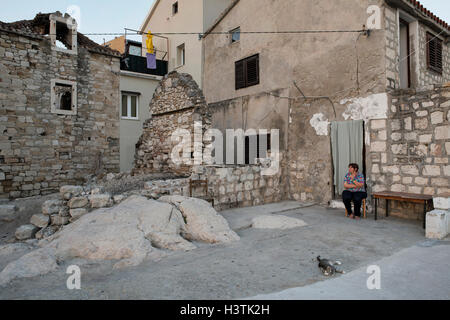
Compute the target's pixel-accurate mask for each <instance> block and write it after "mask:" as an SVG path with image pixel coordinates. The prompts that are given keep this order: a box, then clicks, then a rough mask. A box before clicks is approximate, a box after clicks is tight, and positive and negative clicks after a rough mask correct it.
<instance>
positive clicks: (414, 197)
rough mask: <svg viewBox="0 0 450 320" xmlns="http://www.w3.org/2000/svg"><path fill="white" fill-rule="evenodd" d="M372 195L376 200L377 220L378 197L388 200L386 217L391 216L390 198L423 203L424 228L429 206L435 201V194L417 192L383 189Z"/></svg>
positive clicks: (376, 215)
mask: <svg viewBox="0 0 450 320" xmlns="http://www.w3.org/2000/svg"><path fill="white" fill-rule="evenodd" d="M372 197H373V199H374V201H375V220H377V219H378V213H377V209H378V199H385V200H386V217H389V200H396V201H403V202H413V203H419V204H423V228H424V229H425V226H426V214H427V206H430V204H432V203H433V196H429V195H423V194H415V193H404V192H392V191H383V192H375V193H372ZM430 207H431V206H430Z"/></svg>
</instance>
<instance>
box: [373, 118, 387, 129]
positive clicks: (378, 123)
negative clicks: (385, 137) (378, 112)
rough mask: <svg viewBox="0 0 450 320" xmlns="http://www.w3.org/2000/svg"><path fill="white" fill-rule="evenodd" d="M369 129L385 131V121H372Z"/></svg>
mask: <svg viewBox="0 0 450 320" xmlns="http://www.w3.org/2000/svg"><path fill="white" fill-rule="evenodd" d="M371 127H372V129H373V130H378V129H385V128H386V120H372V121H371Z"/></svg>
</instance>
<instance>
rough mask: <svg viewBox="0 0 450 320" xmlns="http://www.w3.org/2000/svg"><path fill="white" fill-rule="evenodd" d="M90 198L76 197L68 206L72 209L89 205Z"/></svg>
mask: <svg viewBox="0 0 450 320" xmlns="http://www.w3.org/2000/svg"><path fill="white" fill-rule="evenodd" d="M88 204H89V200H88V199H87V198H86V197H75V198H72V199H70V201H69V203H68V206H69V208H70V209H79V208H84V207H87V206H88Z"/></svg>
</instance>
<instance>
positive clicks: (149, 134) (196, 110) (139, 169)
mask: <svg viewBox="0 0 450 320" xmlns="http://www.w3.org/2000/svg"><path fill="white" fill-rule="evenodd" d="M150 112H151V115H152V116H151V119H148V120H147V121H146V122H145V123H144V133H143V134H142V136H141V137H140V139H139V142H138V144H137V145H136V156H135V168H134V170H133V172H134V173H146V174H147V173H155V172H162V173H175V174H185V175H189V174H190V172H191V168H192V165H193V161H194V157H200V159H201V153H202V151H203V148H204V146H203V143H202V144H201V145H199V146H197V148H196V149H195V148H194V147H195V145H194V131H195V130H194V122H196V121H198V122H200V123H202V128H200V133H201V135H202V136H203V134H204V133H205V132H206V130H207V129H208V128H210V126H211V119H210V115H209V113H208V110H207V106H206V101H205V98H204V96H203V93H202V91H201V90H200V89H199V87H198V85H197V84H196V82H195V81H194V80H193V79H192V77H191V76H190V75H188V74H179V73H177V72H171V73H169V74H168V75H167V76H165V78H164V79H163V80H162V81H161V83H160V86H159V87H158V88H157V89H156V91H155V94H154V96H153V99H152V102H151V104H150ZM177 130H186V131H187V132H189V134H190V136H191V139H190V141H188V142H187V144H190V146H187V144H186V145H184V146H185V147H186V149H190V152H188V155H187V156H186V155H184V156H183V155H182V154H181V153H180V157H182V156H183V157H182V159H181V160H182V163H181V164H178V163H174V161H173V159H172V157H171V154H172V150H173V149H174V147H175V146H176V145H178V144H179V143H180V142H181V141H178V142H177V141H172V134H173V133H175V132H176V131H177ZM197 138H201V137H197Z"/></svg>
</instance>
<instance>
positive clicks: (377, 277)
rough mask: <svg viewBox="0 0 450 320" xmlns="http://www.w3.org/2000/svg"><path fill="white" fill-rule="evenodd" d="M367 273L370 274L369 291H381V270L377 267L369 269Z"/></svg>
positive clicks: (373, 266)
mask: <svg viewBox="0 0 450 320" xmlns="http://www.w3.org/2000/svg"><path fill="white" fill-rule="evenodd" d="M367 273H368V274H370V276H369V278H368V279H367V282H366V284H367V289H369V290H380V289H381V268H380V267H379V266H377V265H371V266H368V267H367Z"/></svg>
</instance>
